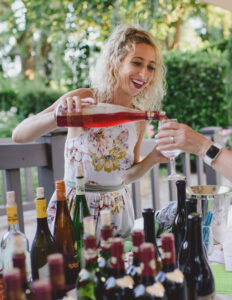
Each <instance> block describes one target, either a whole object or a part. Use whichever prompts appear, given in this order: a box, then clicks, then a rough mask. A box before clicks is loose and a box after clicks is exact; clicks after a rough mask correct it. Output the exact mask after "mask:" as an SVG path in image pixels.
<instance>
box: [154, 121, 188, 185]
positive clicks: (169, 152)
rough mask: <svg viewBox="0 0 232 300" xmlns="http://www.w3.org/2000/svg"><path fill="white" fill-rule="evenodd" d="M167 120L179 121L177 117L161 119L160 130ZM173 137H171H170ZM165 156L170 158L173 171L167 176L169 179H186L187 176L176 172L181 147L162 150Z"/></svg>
mask: <svg viewBox="0 0 232 300" xmlns="http://www.w3.org/2000/svg"><path fill="white" fill-rule="evenodd" d="M167 122H178V121H177V119H166V120H161V121H159V125H158V130H160V129H161V128H162V126H163V125H164V124H165V123H167ZM170 138H171V137H170ZM160 152H161V153H162V154H163V155H164V156H166V157H167V158H169V161H170V166H171V172H170V175H169V176H168V177H167V180H181V179H184V178H185V176H181V175H178V174H177V173H176V161H175V158H176V157H177V156H178V155H179V154H180V153H181V152H182V151H181V150H180V149H173V150H162V151H160Z"/></svg>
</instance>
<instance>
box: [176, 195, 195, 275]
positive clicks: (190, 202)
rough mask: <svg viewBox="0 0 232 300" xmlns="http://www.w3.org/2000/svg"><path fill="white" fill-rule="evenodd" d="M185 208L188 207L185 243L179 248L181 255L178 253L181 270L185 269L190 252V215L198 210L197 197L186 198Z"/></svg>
mask: <svg viewBox="0 0 232 300" xmlns="http://www.w3.org/2000/svg"><path fill="white" fill-rule="evenodd" d="M185 209H186V220H185V223H186V224H185V235H184V240H183V243H182V244H181V246H180V249H179V255H178V267H179V269H180V270H181V271H183V269H184V264H185V262H186V259H187V256H188V253H189V244H188V235H189V234H188V226H187V221H188V215H189V214H191V213H194V212H197V199H193V198H190V199H186V200H185Z"/></svg>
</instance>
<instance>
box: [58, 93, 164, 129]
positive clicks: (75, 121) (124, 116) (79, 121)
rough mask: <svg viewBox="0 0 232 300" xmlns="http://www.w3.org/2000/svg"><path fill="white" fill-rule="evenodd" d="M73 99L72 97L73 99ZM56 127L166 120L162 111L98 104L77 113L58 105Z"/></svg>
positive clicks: (85, 126)
mask: <svg viewBox="0 0 232 300" xmlns="http://www.w3.org/2000/svg"><path fill="white" fill-rule="evenodd" d="M73 98H74V97H73ZM55 116H56V122H57V125H58V126H60V127H69V126H71V127H84V128H88V127H108V126H116V125H119V124H123V123H128V122H133V121H142V120H162V119H166V115H165V112H163V111H157V110H155V111H140V110H137V109H132V108H128V107H124V106H120V105H114V104H109V103H98V104H97V105H86V106H83V108H82V112H81V114H80V113H79V112H71V113H70V112H68V111H67V110H65V109H64V108H63V106H62V105H58V106H57V108H56V112H55Z"/></svg>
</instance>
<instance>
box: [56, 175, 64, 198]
mask: <svg viewBox="0 0 232 300" xmlns="http://www.w3.org/2000/svg"><path fill="white" fill-rule="evenodd" d="M56 199H57V201H65V200H66V194H65V182H64V180H58V181H56Z"/></svg>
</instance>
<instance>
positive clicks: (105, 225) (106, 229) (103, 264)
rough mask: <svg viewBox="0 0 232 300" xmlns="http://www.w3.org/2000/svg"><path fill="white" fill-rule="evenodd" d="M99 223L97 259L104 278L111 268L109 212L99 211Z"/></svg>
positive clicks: (108, 274) (111, 229) (111, 232)
mask: <svg viewBox="0 0 232 300" xmlns="http://www.w3.org/2000/svg"><path fill="white" fill-rule="evenodd" d="M100 222H101V240H100V252H99V258H98V267H99V269H100V271H101V272H102V273H104V274H105V275H106V276H110V271H111V266H110V258H111V252H110V247H111V242H112V237H113V228H112V226H111V211H110V210H108V209H104V210H101V211H100Z"/></svg>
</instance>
